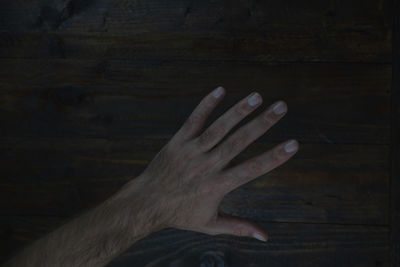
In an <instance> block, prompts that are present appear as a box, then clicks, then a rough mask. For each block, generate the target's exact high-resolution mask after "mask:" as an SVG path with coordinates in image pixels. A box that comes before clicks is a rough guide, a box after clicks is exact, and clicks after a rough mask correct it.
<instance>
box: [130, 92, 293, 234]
mask: <svg viewBox="0 0 400 267" xmlns="http://www.w3.org/2000/svg"><path fill="white" fill-rule="evenodd" d="M214 93H216V95H217V96H218V93H219V94H220V95H219V97H215V95H214ZM224 95H225V89H224V88H222V87H219V88H216V89H215V90H214V91H213V92H210V93H209V94H208V95H207V96H206V97H204V98H203V99H202V100H201V102H200V103H199V104H198V106H197V107H196V108H195V109H194V111H193V112H192V113H191V115H190V116H189V117H188V119H187V120H186V121H185V123H184V124H183V126H182V127H181V128H180V129H179V131H178V132H177V133H176V134H175V135H174V136H173V137H172V138H171V140H170V141H169V142H168V143H167V144H166V145H165V146H164V147H163V148H162V149H161V151H160V152H159V153H158V154H157V155H156V156H155V158H154V159H153V160H152V161H151V162H150V164H149V165H148V166H147V168H146V169H145V171H144V172H143V173H142V174H141V175H140V176H139V177H138V178H136V179H134V180H132V181H131V182H134V181H135V183H134V185H133V183H132V186H131V187H135V188H134V191H135V192H136V193H135V194H142V195H143V196H145V197H144V198H143V199H146V203H147V206H146V207H147V210H149V211H148V212H149V213H151V215H150V214H148V216H147V218H148V220H149V221H150V222H151V224H152V225H154V226H155V228H157V227H158V229H162V228H167V227H173V228H178V229H185V230H192V231H197V232H202V233H206V234H211V235H217V234H231V235H237V236H249V237H255V238H257V239H261V240H262V238H263V237H264V238H265V239H268V235H267V233H266V232H265V231H264V230H263V229H262V228H261V227H260V226H258V225H257V224H255V223H253V222H251V221H248V220H246V219H243V218H240V217H237V216H232V215H229V214H226V213H223V212H221V211H219V210H218V207H219V204H220V202H221V200H222V199H223V197H224V196H225V195H226V194H227V193H229V192H231V191H232V190H234V189H235V188H237V187H239V186H240V185H243V184H245V183H247V182H249V181H251V180H253V179H255V178H257V177H259V176H261V175H263V174H265V173H268V172H269V171H271V170H273V169H274V168H276V167H278V166H279V165H281V164H283V163H284V162H286V161H287V160H288V159H290V158H291V157H292V156H293V155H294V154H295V153H296V152H297V150H298V142H297V141H296V140H288V141H286V142H283V143H281V144H278V145H277V146H275V147H274V148H272V149H271V150H268V151H266V152H265V153H263V154H261V155H258V156H257V157H254V158H251V159H249V160H246V161H245V162H243V163H241V164H238V165H236V166H234V167H229V166H228V164H229V162H230V161H231V160H232V159H233V158H234V157H236V156H237V155H238V154H239V153H240V152H241V151H242V150H244V149H245V148H246V147H247V146H248V145H250V144H251V143H252V142H254V141H255V140H256V139H257V138H259V137H260V136H261V135H263V134H264V133H265V132H266V131H267V130H268V129H269V128H270V127H271V126H273V125H274V124H275V123H276V122H278V121H279V120H280V119H281V118H282V117H283V116H284V115H285V114H286V112H287V105H286V104H285V102H283V101H277V102H275V103H274V104H281V105H280V106H278V108H277V111H278V114H275V113H274V112H273V110H274V109H273V107H274V105H271V106H270V107H269V108H268V109H267V110H265V111H264V112H262V113H261V114H260V115H259V116H257V117H256V118H255V119H253V120H252V121H250V122H249V123H247V124H246V125H244V126H243V127H241V128H240V129H238V130H237V131H236V132H234V133H232V134H231V135H230V136H229V137H228V138H227V139H226V140H224V142H222V143H219V142H220V141H221V140H222V139H223V137H224V136H225V135H226V134H227V133H228V132H229V131H230V130H231V129H232V128H233V127H234V126H235V125H236V124H238V123H239V122H240V121H241V120H242V119H244V118H245V117H246V116H247V115H248V114H250V113H251V112H252V111H254V110H255V109H256V108H257V107H258V106H260V105H261V103H262V98H261V96H260V95H259V94H257V93H256V94H250V95H249V96H247V97H246V98H244V99H242V100H241V101H239V102H238V103H237V104H235V105H234V106H233V107H231V108H230V109H229V110H228V111H227V112H226V113H224V114H223V115H222V116H221V117H219V118H218V119H217V120H216V121H215V122H213V123H212V125H210V127H209V128H207V129H206V130H205V131H203V132H201V131H202V127H203V126H204V124H205V122H206V119H207V117H208V116H209V115H210V113H211V112H212V111H213V110H214V108H215V107H216V106H217V104H218V103H219V102H220V101H221V100H222V98H223V96H224ZM257 100H258V102H257ZM290 141H293V142H290ZM286 144H289V147H288V148H289V149H288V150H289V152H286V151H285V145H286ZM290 144H292V146H290ZM127 188H128V189H127V191H126V192H127V194H129V193H128V192H133V191H132V190H129V186H127ZM254 234H255V235H254Z"/></svg>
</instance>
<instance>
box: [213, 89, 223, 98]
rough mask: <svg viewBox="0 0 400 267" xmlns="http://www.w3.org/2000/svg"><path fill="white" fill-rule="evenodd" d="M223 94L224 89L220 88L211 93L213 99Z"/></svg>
mask: <svg viewBox="0 0 400 267" xmlns="http://www.w3.org/2000/svg"><path fill="white" fill-rule="evenodd" d="M223 93H224V89H223V88H222V87H221V86H218V88H217V89H215V91H214V92H213V96H214V97H215V98H219V97H220V96H221V95H222V94H223Z"/></svg>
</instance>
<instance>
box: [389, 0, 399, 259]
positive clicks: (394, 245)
mask: <svg viewBox="0 0 400 267" xmlns="http://www.w3.org/2000/svg"><path fill="white" fill-rule="evenodd" d="M393 2H394V4H395V8H394V10H395V11H397V12H396V13H395V14H396V15H395V17H394V22H393V25H394V26H393V27H394V39H393V48H394V49H393V76H392V78H393V80H392V99H391V110H392V111H391V122H392V128H391V137H392V139H391V146H390V147H391V176H390V182H391V183H390V189H391V192H390V195H391V199H390V203H389V205H390V214H391V216H390V226H391V227H390V244H391V262H392V265H391V266H393V267H400V1H398V0H395V1H393Z"/></svg>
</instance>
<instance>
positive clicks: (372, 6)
mask: <svg viewBox="0 0 400 267" xmlns="http://www.w3.org/2000/svg"><path fill="white" fill-rule="evenodd" d="M0 3H1V5H0V90H1V91H0V119H1V154H0V155H1V180H0V212H1V213H0V259H1V262H2V261H4V260H6V259H8V258H10V257H11V256H12V255H14V254H15V253H17V252H18V251H19V249H21V248H22V247H23V246H25V245H27V244H29V243H30V242H32V241H34V240H35V239H37V238H39V237H41V236H42V235H44V234H46V233H48V232H49V231H51V230H54V229H55V228H57V227H58V226H60V225H61V224H62V223H65V222H66V221H68V220H69V219H70V218H72V217H74V216H78V215H79V214H80V213H81V212H82V211H84V210H86V209H88V208H90V207H93V206H94V205H96V204H98V203H100V202H101V201H103V200H105V199H106V198H107V197H109V196H110V195H112V194H113V193H114V192H115V191H116V190H118V188H119V187H120V186H122V185H123V184H124V183H125V182H126V181H128V179H131V177H134V176H137V175H139V174H140V173H141V172H142V171H143V170H144V168H145V167H146V165H147V164H148V163H149V161H150V160H151V159H152V158H153V157H154V156H155V154H156V153H157V152H158V151H159V150H160V149H161V147H162V146H163V145H164V144H165V143H166V142H167V141H168V140H169V139H170V138H171V137H172V136H173V135H174V134H175V132H176V131H177V130H178V129H179V127H180V126H181V125H182V123H183V122H184V120H185V119H186V118H187V116H188V115H189V114H190V112H191V111H192V110H193V109H194V107H195V106H196V105H197V104H198V102H199V101H200V100H201V99H202V98H203V97H204V96H205V95H206V94H207V93H208V92H210V91H211V90H212V89H214V88H215V87H217V86H219V85H222V86H224V87H225V88H226V90H227V96H226V97H225V99H224V100H223V102H222V103H221V104H220V105H219V106H218V108H217V110H216V112H214V114H213V115H212V116H211V118H210V121H209V122H208V124H207V125H209V124H210V123H211V122H212V121H213V120H215V119H216V118H218V116H220V115H221V114H222V113H223V112H224V111H225V110H227V109H228V108H229V107H230V106H231V105H233V104H235V103H236V102H237V101H239V100H240V99H241V98H243V97H245V96H246V95H247V94H249V93H250V92H252V91H255V90H256V91H258V92H259V93H261V94H262V96H263V98H264V104H263V106H262V107H261V108H259V110H258V111H256V112H255V113H254V114H253V115H251V116H249V117H248V118H246V119H245V120H244V121H243V122H242V123H240V124H239V125H238V127H240V126H241V125H243V124H244V123H246V122H248V121H249V120H251V119H252V118H253V117H254V116H256V115H257V114H259V113H260V112H261V111H262V110H264V109H265V108H266V107H267V106H269V105H270V104H272V102H274V101H276V100H279V99H283V100H285V101H286V103H287V104H288V107H289V112H288V114H287V115H286V116H285V117H284V118H283V119H282V120H281V121H280V122H279V123H278V124H277V125H275V126H274V127H273V128H272V129H271V130H270V131H268V132H267V133H266V134H265V135H264V136H262V137H261V138H259V139H258V140H257V141H256V142H255V143H253V144H252V145H250V147H249V148H248V149H246V150H245V151H244V152H243V153H241V154H240V155H239V156H238V157H237V158H236V159H235V161H237V162H241V161H242V160H244V159H247V158H250V157H253V156H256V155H258V154H259V153H262V152H263V151H266V150H267V149H269V148H272V147H273V146H274V145H276V144H278V143H280V142H283V141H285V140H287V139H290V138H295V139H297V140H298V141H299V143H300V150H299V151H298V153H297V154H296V155H295V156H294V157H293V158H292V159H291V160H290V161H288V162H287V163H285V164H284V165H282V166H280V167H278V168H277V169H275V170H273V171H271V172H270V173H268V174H266V175H263V176H261V177H259V178H258V179H256V180H254V181H252V182H250V183H248V184H246V185H243V186H242V187H240V188H238V189H237V190H235V191H233V192H231V193H230V194H228V195H227V196H226V197H225V198H224V200H223V202H222V204H221V209H222V210H224V211H225V212H229V213H231V214H234V215H239V216H242V217H245V218H249V219H251V220H253V221H256V222H258V223H260V224H261V225H262V226H263V227H264V228H265V229H266V230H267V231H268V232H269V235H270V240H269V241H268V242H267V243H262V242H259V241H257V240H255V239H251V238H245V237H234V236H228V235H221V236H217V237H212V236H208V235H205V234H201V233H196V232H191V231H183V230H177V229H173V228H168V229H165V230H163V231H160V232H158V233H154V234H152V235H151V236H148V237H147V238H145V239H142V240H140V241H139V242H137V243H135V244H134V245H133V247H132V248H131V249H129V250H128V251H127V252H126V253H124V254H123V255H121V256H120V257H119V258H117V259H115V261H113V262H112V263H110V264H109V266H142V265H147V264H148V265H149V266H400V260H399V256H398V255H399V254H398V251H400V246H399V239H400V235H399V228H398V224H399V222H400V220H399V218H400V215H399V214H400V212H399V211H400V201H399V195H400V190H399V188H400V172H399V169H398V167H397V166H399V163H400V162H399V153H398V147H399V138H400V135H399V123H400V120H399V116H400V108H399V106H400V105H399V104H400V101H399V100H400V95H399V91H400V83H399V74H400V71H399V62H400V42H399V35H400V31H399V27H400V25H399V14H400V9H399V4H398V2H397V0H348V1H346V0H329V1H328V0H324V1H321V0H309V1H294V0H265V1H257V0H246V1H245V0H235V1H228V0H212V1H211V0H209V1H193V0H168V1H161V0H146V1H139V0H84V1H78V0H64V1H62V0H37V1H32V0H14V1H6V0H2V1H0ZM392 50H393V51H392ZM392 71H393V74H394V75H393V76H392ZM235 129H237V128H235Z"/></svg>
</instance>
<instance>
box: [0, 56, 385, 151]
mask: <svg viewBox="0 0 400 267" xmlns="http://www.w3.org/2000/svg"><path fill="white" fill-rule="evenodd" d="M0 64H1V65H3V66H4V68H0V103H1V104H2V105H1V111H0V118H1V121H2V126H3V127H2V132H1V135H2V136H25V137H30V136H32V137H35V136H36V137H39V136H40V137H46V136H47V137H73V136H76V137H78V136H79V137H82V136H83V137H100V138H127V137H130V138H136V137H143V136H146V137H153V138H157V137H161V138H170V137H171V136H172V135H173V134H174V133H175V132H176V131H177V130H178V129H179V127H180V126H181V125H182V123H183V122H184V121H185V120H186V118H187V117H188V116H189V114H190V113H191V112H192V111H193V109H194V107H195V106H196V105H197V104H198V103H199V102H200V100H201V99H202V98H203V97H204V96H205V95H206V94H207V93H209V92H210V91H211V90H212V89H214V88H215V87H217V86H218V85H223V86H224V87H225V88H226V89H227V95H226V98H225V99H224V100H223V101H222V103H221V104H220V105H219V106H218V107H217V109H216V111H215V112H214V113H213V114H212V116H211V117H210V120H209V122H210V123H211V122H212V121H214V120H215V119H216V118H218V117H219V116H220V115H221V114H222V113H223V112H224V111H225V110H227V109H228V108H229V107H230V106H232V105H233V104H235V103H236V102H237V101H239V100H240V99H242V98H243V97H245V96H246V95H248V94H249V93H251V92H252V91H253V90H256V91H258V92H259V93H261V95H262V96H263V98H264V104H263V106H262V107H261V108H259V109H258V110H257V111H256V112H254V113H253V114H252V115H251V116H249V117H248V118H246V119H245V120H244V121H243V122H242V123H241V124H239V126H241V125H243V124H244V123H245V122H247V121H248V120H249V119H251V118H253V117H254V116H255V115H257V114H259V113H260V112H261V111H262V110H264V109H265V108H266V107H267V106H269V105H270V104H272V102H274V101H276V100H279V99H283V100H285V101H286V102H287V104H288V107H289V112H288V114H287V115H286V116H285V118H283V119H282V120H281V121H280V122H279V126H276V127H273V128H272V129H271V130H270V132H269V138H270V139H269V140H272V141H279V140H283V139H288V138H296V139H298V140H300V141H301V142H311V143H329V144H333V143H360V144H366V143H367V144H389V143H390V140H389V139H390V137H389V135H390V134H389V133H390V116H389V113H390V86H391V85H390V84H391V82H390V81H391V65H390V64H347V63H335V64H333V63H312V64H311V63H310V64H293V63H291V64H260V63H251V62H234V63H233V62H230V63H226V62H187V61H176V62H175V61H172V62H163V61H132V60H110V61H101V60H26V59H25V60H14V59H13V60H4V59H3V60H1V61H0Z"/></svg>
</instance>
